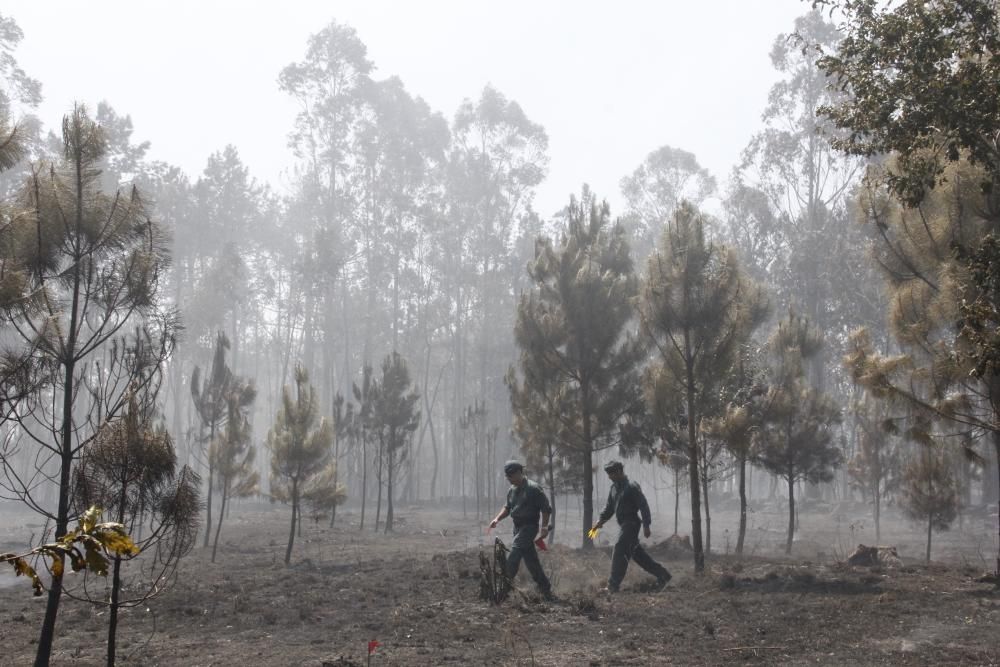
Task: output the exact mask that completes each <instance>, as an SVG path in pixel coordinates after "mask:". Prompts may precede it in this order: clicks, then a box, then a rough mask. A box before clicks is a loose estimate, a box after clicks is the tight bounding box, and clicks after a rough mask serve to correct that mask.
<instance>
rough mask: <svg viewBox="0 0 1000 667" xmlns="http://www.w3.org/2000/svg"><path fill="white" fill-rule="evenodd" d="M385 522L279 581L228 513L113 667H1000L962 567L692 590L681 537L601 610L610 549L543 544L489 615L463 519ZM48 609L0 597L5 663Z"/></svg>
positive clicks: (129, 625) (996, 600)
mask: <svg viewBox="0 0 1000 667" xmlns="http://www.w3.org/2000/svg"><path fill="white" fill-rule="evenodd" d="M400 512H401V513H403V514H405V516H406V518H407V521H406V522H405V523H402V524H401V525H400V526H399V527H398V529H397V531H396V533H395V534H394V535H384V534H381V533H378V534H375V533H373V532H372V531H371V530H370V526H369V527H368V529H366V530H365V531H364V532H360V531H359V530H358V525H357V524H358V519H359V516H358V515H357V513H354V512H342V514H341V516H340V517H338V524H337V526H336V527H334V528H333V529H330V528H327V527H326V526H325V525H316V524H307V525H306V526H305V527H304V528H303V534H302V539H301V540H297V541H296V550H295V552H294V554H293V559H292V563H293V567H289V568H286V567H284V566H283V565H282V563H281V560H282V557H283V551H284V544H283V543H282V542H281V540H280V539H274V538H273V536H276V535H282V534H284V531H286V530H287V521H288V517H287V512H282V511H280V508H275V509H269V508H267V506H257V507H249V506H247V507H242V508H236V509H234V510H233V516H232V518H231V522H230V523H227V524H226V527H225V529H224V531H223V538H222V543H221V544H220V551H219V556H220V557H219V558H218V559H217V562H216V563H215V564H212V563H210V562H209V555H210V551H211V550H210V549H209V550H203V549H197V550H196V551H195V552H194V553H193V554H192V556H190V557H189V558H187V559H186V560H185V561H184V562H183V563H182V566H181V571H180V577H179V580H178V581H177V582H176V584H175V585H174V587H173V588H172V589H171V590H169V591H168V592H167V593H166V594H164V595H163V596H162V597H161V598H159V599H157V600H154V601H153V602H151V603H150V605H149V611H146V609H145V608H142V609H136V610H132V611H129V612H127V613H126V614H125V615H124V617H123V619H122V625H121V626H120V628H119V638H120V639H119V641H120V648H119V655H120V656H121V658H122V660H121V664H124V665H185V666H189V667H194V666H198V665H205V666H207V665H215V666H218V665H240V666H241V667H245V666H246V665H248V664H253V665H258V666H264V665H292V664H295V665H309V666H312V667H320V666H322V665H355V664H359V665H363V664H366V661H367V646H368V642H369V641H373V640H374V641H378V642H379V646H378V648H377V649H376V651H375V653H374V655H373V656H372V661H371V664H372V665H441V664H454V665H472V664H475V665H483V664H486V665H530V664H535V665H559V666H565V665H649V664H679V665H718V664H760V665H772V664H792V665H798V664H806V663H809V664H812V665H815V664H820V665H843V664H856V665H882V664H892V665H926V664H950V665H961V664H969V665H973V664H974V665H998V664H1000V646H998V645H997V642H996V637H997V636H1000V590H998V589H997V588H996V587H995V586H992V585H990V584H986V583H980V582H979V581H977V579H978V578H979V577H980V575H982V574H983V570H982V569H977V568H976V567H973V566H970V565H962V564H961V563H957V562H956V563H945V564H943V563H934V564H932V565H930V566H926V565H924V564H923V563H921V562H920V561H915V560H911V559H907V558H906V557H905V553H907V552H908V551H907V550H902V549H901V551H902V552H903V553H904V557H903V559H902V565H903V566H902V567H899V568H882V567H880V566H878V565H876V566H874V567H868V566H866V567H852V566H850V565H848V564H847V562H846V559H844V560H842V561H840V562H838V561H837V560H835V559H826V560H822V559H813V560H805V559H804V558H801V557H799V558H796V559H790V558H784V557H779V556H776V555H775V556H771V555H768V556H761V555H754V556H748V557H746V558H744V559H742V560H740V559H737V558H735V557H733V556H720V555H713V556H712V557H710V558H709V560H708V566H707V571H706V573H705V575H704V576H701V577H697V576H694V575H693V573H692V559H691V556H690V554H689V553H685V552H684V551H683V550H678V549H677V548H676V544H674V543H673V542H676V540H674V541H671V542H666V541H665V539H660V540H659V541H657V540H656V539H654V540H653V545H652V546H651V547H650V549H649V551H650V553H651V554H652V555H653V557H654V558H657V559H660V560H661V561H662V562H664V564H665V565H667V567H668V568H669V569H670V570H671V572H672V573H673V575H674V578H673V580H672V581H671V583H670V585H669V586H667V588H666V589H665V590H664V591H662V592H647V589H648V587H647V586H646V585H645V584H647V583H648V582H647V579H649V577H648V576H647V575H646V574H645V573H644V572H642V571H641V570H640V569H639V568H637V567H632V568H630V569H629V573H628V576H627V577H626V580H625V584H624V585H623V587H622V593H620V594H617V595H608V594H604V593H600V592H599V590H600V588H601V586H602V585H603V584H604V581H605V577H606V576H607V572H608V567H609V563H610V557H609V547H608V546H607V544H605V545H603V546H601V547H598V548H595V549H591V550H587V551H583V550H579V549H576V548H571V547H569V546H567V545H565V544H561V543H559V542H558V541H557V543H555V544H553V545H551V547H550V549H549V551H548V552H547V553H545V554H543V555H542V562H543V565H544V567H545V568H546V571H547V572H548V573H549V575H550V577H551V579H552V581H553V583H554V586H555V590H556V593H557V595H558V599H557V600H556V601H554V602H553V601H546V600H543V599H542V598H541V596H540V595H537V594H536V592H535V591H534V590H533V588H532V587H531V586H530V579H529V578H528V577H527V576H524V575H522V576H519V577H518V579H517V581H516V582H515V583H516V585H517V586H519V587H522V588H519V589H518V590H520V591H521V593H522V594H516V595H512V596H510V597H508V598H507V600H506V601H504V602H503V603H502V604H500V605H494V604H491V603H490V602H486V601H483V600H481V599H480V596H479V594H480V575H481V572H480V568H479V561H478V559H479V549H478V548H475V547H469V548H459V549H457V550H456V544H455V541H454V537H453V536H450V535H449V536H444V535H442V532H443V531H442V527H443V526H445V525H450V526H456V525H462V524H463V522H464V523H465V524H468V531H470V534H472V531H477V530H480V531H481V529H480V527H479V525H478V524H477V523H476V522H475V521H473V520H471V519H462V517H461V512H458V513H457V515H456V513H454V512H444V511H437V510H431V509H426V508H425V509H419V510H418V509H413V510H409V511H408V510H406V509H405V508H404V509H401V510H400ZM507 528H509V526H507ZM609 532H611V533H613V532H614V531H613V530H612V531H609ZM654 538H655V536H654ZM819 538H820V536H817V535H814V536H812V539H815V540H816V541H821V540H820V539H819ZM272 541H273V542H274V544H273V545H272V544H271V543H272ZM263 545H270V546H267V547H266V548H262V547H263ZM458 546H459V547H461V546H462V545H458ZM484 546H485V547H486V548H490V549H491V548H492V540H490V542H488V543H486V544H485V545H484ZM758 550H763V549H758ZM768 551H770V550H768ZM909 552H910V553H914V552H918V550H916V549H913V550H912V551H909ZM845 553H846V551H845ZM43 611H44V603H42V602H41V601H40V599H39V598H33V597H32V596H31V590H30V587H29V586H28V585H26V584H25V585H23V586H16V585H15V586H5V587H3V588H0V635H2V639H3V643H4V647H5V650H4V652H3V654H2V655H0V665H23V664H30V662H31V660H32V659H33V656H34V648H35V642H36V641H37V632H38V628H39V623H40V620H41V616H42V613H43ZM106 623H107V615H106V614H102V613H101V611H100V610H98V609H94V608H92V607H90V606H86V605H82V604H79V603H75V602H73V601H72V600H66V601H65V602H64V604H63V607H62V608H61V611H60V617H59V624H58V638H57V640H56V644H55V653H54V664H59V665H101V664H104V653H103V648H104V647H103V641H104V637H105V634H106Z"/></svg>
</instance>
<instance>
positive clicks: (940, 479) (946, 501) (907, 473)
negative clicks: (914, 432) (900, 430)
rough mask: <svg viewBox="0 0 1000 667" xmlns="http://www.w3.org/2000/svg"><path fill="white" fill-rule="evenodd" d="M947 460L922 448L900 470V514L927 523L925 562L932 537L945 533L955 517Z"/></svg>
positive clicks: (955, 494) (955, 495)
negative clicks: (935, 534)
mask: <svg viewBox="0 0 1000 667" xmlns="http://www.w3.org/2000/svg"><path fill="white" fill-rule="evenodd" d="M948 459H949V457H947V456H946V455H942V454H941V453H940V452H936V451H933V449H932V448H931V447H929V446H927V445H921V447H920V451H919V452H918V453H917V456H916V457H915V458H913V459H912V460H911V461H910V462H909V463H908V464H907V465H906V467H905V468H904V469H903V482H902V501H903V511H904V512H905V513H906V515H907V516H908V517H910V518H911V519H913V520H914V521H919V522H924V523H926V524H927V562H930V560H931V535H932V534H933V532H934V531H935V530H939V531H940V530H948V529H949V528H950V527H951V524H952V522H953V521H954V520H955V517H956V516H957V515H958V491H957V488H956V484H955V477H954V474H953V472H952V466H951V463H950V461H949V460H948Z"/></svg>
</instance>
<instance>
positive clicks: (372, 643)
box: [368, 639, 379, 655]
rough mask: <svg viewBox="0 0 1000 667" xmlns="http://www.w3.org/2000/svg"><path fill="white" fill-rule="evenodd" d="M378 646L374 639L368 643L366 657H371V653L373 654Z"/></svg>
mask: <svg viewBox="0 0 1000 667" xmlns="http://www.w3.org/2000/svg"><path fill="white" fill-rule="evenodd" d="M378 646H379V644H378V642H377V641H375V640H374V639H373V640H372V641H370V642H368V655H371V654H372V653H374V652H375V649H377V648H378Z"/></svg>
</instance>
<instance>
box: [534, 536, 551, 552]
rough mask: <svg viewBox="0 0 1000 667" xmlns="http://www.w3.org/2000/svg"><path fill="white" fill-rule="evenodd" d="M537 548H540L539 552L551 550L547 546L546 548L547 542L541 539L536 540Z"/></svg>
mask: <svg viewBox="0 0 1000 667" xmlns="http://www.w3.org/2000/svg"><path fill="white" fill-rule="evenodd" d="M535 546H536V547H538V550H539V551H548V550H549V548H548V547H547V546H545V540H543V539H542V538H540V537H539V538H538V539H537V540H535Z"/></svg>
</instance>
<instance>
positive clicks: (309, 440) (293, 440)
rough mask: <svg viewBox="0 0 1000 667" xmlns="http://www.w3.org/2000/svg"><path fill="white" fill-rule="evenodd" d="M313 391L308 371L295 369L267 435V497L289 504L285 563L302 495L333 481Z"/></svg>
mask: <svg viewBox="0 0 1000 667" xmlns="http://www.w3.org/2000/svg"><path fill="white" fill-rule="evenodd" d="M319 412H320V408H319V402H318V400H317V397H316V390H315V389H313V387H312V385H311V384H309V373H308V372H307V371H306V370H305V369H304V368H302V367H301V366H298V367H296V369H295V393H294V394H293V393H292V390H290V389H289V388H288V387H287V386H286V387H285V390H284V393H283V395H282V401H281V408H280V409H279V410H278V414H277V415H276V416H275V421H274V426H272V427H271V430H270V431H269V432H268V434H267V447H268V449H269V450H270V452H271V496H272V497H273V498H275V499H276V500H279V501H280V502H283V503H286V504H288V505H291V507H292V521H291V527H290V528H289V532H288V546H287V547H286V549H285V565H288V563H289V562H290V561H291V558H292V545H293V544H294V543H295V528H296V525H297V522H299V521H301V519H302V514H301V513H302V509H301V503H302V500H303V497H304V496H306V497H309V496H317V495H319V494H320V493H325V491H326V490H327V489H328V487H329V486H330V485H331V484H335V482H334V480H333V476H332V475H329V474H328V472H326V471H328V470H329V465H330V463H331V460H332V452H331V449H330V446H331V445H332V444H333V427H332V426H331V425H330V422H329V420H327V419H326V418H325V417H320V415H319Z"/></svg>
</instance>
